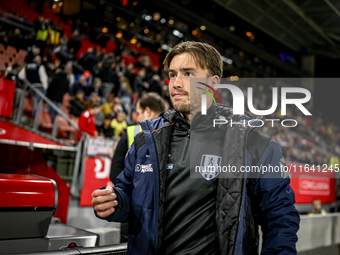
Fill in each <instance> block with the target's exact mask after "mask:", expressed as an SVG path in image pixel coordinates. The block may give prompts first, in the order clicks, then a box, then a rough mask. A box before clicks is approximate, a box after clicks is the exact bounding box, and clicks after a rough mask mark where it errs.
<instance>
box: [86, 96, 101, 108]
mask: <svg viewBox="0 0 340 255" xmlns="http://www.w3.org/2000/svg"><path fill="white" fill-rule="evenodd" d="M98 99H99V100H98ZM98 101H100V98H99V97H98V94H97V92H92V93H91V94H90V100H87V101H85V102H84V106H85V109H86V110H89V109H91V105H92V104H93V103H94V102H98Z"/></svg>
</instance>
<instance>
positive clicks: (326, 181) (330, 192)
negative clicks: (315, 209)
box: [287, 163, 335, 204]
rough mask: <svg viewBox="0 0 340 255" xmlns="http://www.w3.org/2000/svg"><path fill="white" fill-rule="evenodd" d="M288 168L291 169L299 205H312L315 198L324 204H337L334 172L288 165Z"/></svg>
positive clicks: (293, 187) (292, 182)
mask: <svg viewBox="0 0 340 255" xmlns="http://www.w3.org/2000/svg"><path fill="white" fill-rule="evenodd" d="M287 166H288V168H290V169H291V171H290V177H291V187H292V189H293V190H294V192H295V200H296V203H297V204H310V203H312V202H313V200H314V199H315V198H319V199H320V200H321V202H322V203H324V204H331V203H335V173H334V171H331V170H328V171H327V172H322V170H320V172H319V171H318V170H314V171H313V169H312V168H311V167H309V166H308V165H298V164H288V163H287ZM292 169H295V170H296V171H294V170H292Z"/></svg>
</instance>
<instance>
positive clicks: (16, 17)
mask: <svg viewBox="0 0 340 255" xmlns="http://www.w3.org/2000/svg"><path fill="white" fill-rule="evenodd" d="M0 14H1V15H3V16H7V17H9V18H12V19H16V20H17V21H19V22H22V23H26V24H29V25H30V26H31V27H32V24H31V23H30V22H29V21H28V20H25V19H23V18H20V17H18V16H15V15H13V14H11V13H8V12H4V11H1V10H0Z"/></svg>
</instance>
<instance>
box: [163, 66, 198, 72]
mask: <svg viewBox="0 0 340 255" xmlns="http://www.w3.org/2000/svg"><path fill="white" fill-rule="evenodd" d="M179 70H180V71H182V72H183V71H184V72H187V71H194V72H197V69H196V68H195V67H184V68H180V69H179ZM168 72H173V73H175V72H177V71H176V70H175V69H169V70H168Z"/></svg>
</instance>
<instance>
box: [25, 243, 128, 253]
mask: <svg viewBox="0 0 340 255" xmlns="http://www.w3.org/2000/svg"><path fill="white" fill-rule="evenodd" d="M126 253H127V244H126V243H122V244H116V245H105V246H97V247H85V248H84V247H79V248H78V247H75V248H71V249H66V250H59V251H42V252H32V253H31V252H30V253H21V254H25V255H29V254H31V255H33V254H34V255H73V254H112V255H125V254H126Z"/></svg>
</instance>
